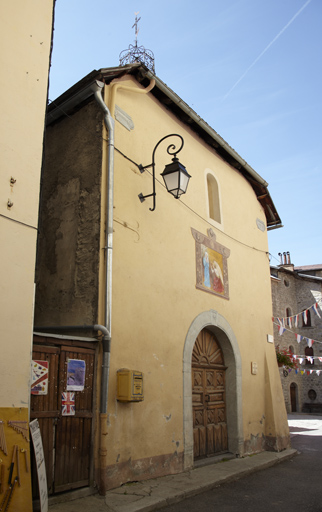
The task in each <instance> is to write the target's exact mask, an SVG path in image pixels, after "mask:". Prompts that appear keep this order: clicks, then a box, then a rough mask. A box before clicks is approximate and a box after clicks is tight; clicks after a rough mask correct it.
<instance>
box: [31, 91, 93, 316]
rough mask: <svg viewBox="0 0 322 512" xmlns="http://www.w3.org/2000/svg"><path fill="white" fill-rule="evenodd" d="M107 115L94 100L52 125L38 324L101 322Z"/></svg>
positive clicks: (47, 154)
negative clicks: (104, 119)
mask: <svg viewBox="0 0 322 512" xmlns="http://www.w3.org/2000/svg"><path fill="white" fill-rule="evenodd" d="M101 161H102V114H101V112H100V110H99V107H98V106H97V104H96V103H95V102H94V100H93V101H92V102H91V103H89V104H87V105H85V106H83V108H81V109H80V110H78V111H77V112H75V113H74V114H72V115H69V116H68V117H67V116H66V117H64V118H62V119H61V120H60V121H58V122H56V123H55V124H53V125H51V126H49V127H47V131H46V145H45V164H44V169H43V177H42V191H41V194H42V201H41V205H42V207H41V211H40V234H39V241H38V244H39V247H38V254H39V255H41V257H39V258H38V262H37V273H36V282H37V287H36V309H35V325H36V326H42V325H83V324H93V323H96V322H97V308H98V264H99V256H100V255H99V226H100V207H101V191H100V187H101Z"/></svg>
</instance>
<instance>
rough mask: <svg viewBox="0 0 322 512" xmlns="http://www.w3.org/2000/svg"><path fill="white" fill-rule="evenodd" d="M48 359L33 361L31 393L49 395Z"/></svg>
mask: <svg viewBox="0 0 322 512" xmlns="http://www.w3.org/2000/svg"><path fill="white" fill-rule="evenodd" d="M47 393H48V361H31V394H32V395H47Z"/></svg>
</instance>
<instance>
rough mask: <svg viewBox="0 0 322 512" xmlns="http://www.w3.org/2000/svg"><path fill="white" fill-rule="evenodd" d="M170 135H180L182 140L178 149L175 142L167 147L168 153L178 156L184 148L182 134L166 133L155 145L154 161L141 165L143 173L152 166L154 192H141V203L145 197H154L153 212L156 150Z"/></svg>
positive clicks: (152, 209)
mask: <svg viewBox="0 0 322 512" xmlns="http://www.w3.org/2000/svg"><path fill="white" fill-rule="evenodd" d="M169 137H179V139H180V140H181V145H180V147H179V148H178V149H176V146H175V144H170V145H169V146H168V147H167V153H168V155H171V156H173V160H174V159H176V158H177V154H178V153H180V151H181V150H182V148H183V145H184V140H183V138H182V137H181V135H179V134H178V133H170V134H169V135H166V136H165V137H162V139H160V140H159V142H158V143H157V144H156V145H155V146H154V149H153V153H152V163H151V164H149V165H144V166H143V165H142V164H140V165H139V170H140V172H141V173H143V172H144V171H145V170H146V169H149V168H150V167H152V183H153V189H152V193H151V194H147V195H145V196H144V195H143V194H142V192H141V193H140V194H139V199H140V201H141V203H143V201H145V199H146V198H147V197H153V207H152V208H149V209H150V211H151V212H153V211H154V210H155V206H156V201H155V197H156V191H155V152H156V150H157V148H158V146H159V145H160V144H161V142H163V141H164V140H165V139H168V138H169Z"/></svg>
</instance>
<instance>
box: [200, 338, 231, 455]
mask: <svg viewBox="0 0 322 512" xmlns="http://www.w3.org/2000/svg"><path fill="white" fill-rule="evenodd" d="M225 370H226V367H225V364H224V357H223V353H222V350H221V348H220V345H219V343H218V341H217V339H216V337H215V336H214V334H212V333H211V332H210V331H208V330H207V329H203V330H202V331H201V332H200V334H199V335H198V337H197V339H196V342H195V345H194V349H193V353H192V408H193V439H194V458H195V459H200V458H205V457H211V456H213V455H215V454H218V453H222V452H226V451H227V450H228V437H227V420H226V393H225Z"/></svg>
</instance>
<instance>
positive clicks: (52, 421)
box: [31, 339, 95, 497]
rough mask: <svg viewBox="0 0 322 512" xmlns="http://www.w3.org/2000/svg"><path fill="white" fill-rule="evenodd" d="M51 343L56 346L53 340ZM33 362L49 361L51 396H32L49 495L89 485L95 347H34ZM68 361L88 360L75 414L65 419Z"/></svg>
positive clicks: (77, 392)
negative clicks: (63, 405) (64, 395)
mask: <svg viewBox="0 0 322 512" xmlns="http://www.w3.org/2000/svg"><path fill="white" fill-rule="evenodd" d="M54 341H55V340H54ZM56 342H57V340H56ZM51 343H54V342H53V341H52V339H51ZM74 343H75V342H74ZM33 359H35V360H41V361H42V360H47V361H48V362H49V368H48V376H49V379H48V394H47V395H32V396H31V418H32V419H33V418H37V419H38V421H39V426H40V431H41V434H42V441H43V446H44V455H45V461H46V472H47V484H48V493H49V494H54V493H55V492H62V491H66V490H69V489H75V488H78V487H84V486H87V485H89V479H90V464H91V445H92V421H93V386H94V368H95V348H94V347H93V348H83V347H75V346H68V345H60V346H46V345H43V346H38V345H36V344H34V350H33ZM69 359H81V360H83V361H85V365H86V368H85V385H84V390H83V391H75V392H74V393H75V415H74V416H62V413H61V411H62V398H61V397H62V393H63V392H65V391H67V365H68V360H69ZM34 469H35V468H34ZM34 474H35V475H36V473H34ZM36 480H37V478H33V485H34V488H33V496H34V497H37V494H36V491H37V489H36V487H37V484H36V482H35V481H36Z"/></svg>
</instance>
